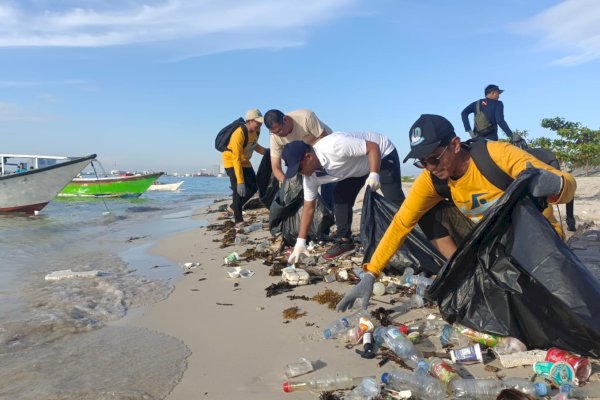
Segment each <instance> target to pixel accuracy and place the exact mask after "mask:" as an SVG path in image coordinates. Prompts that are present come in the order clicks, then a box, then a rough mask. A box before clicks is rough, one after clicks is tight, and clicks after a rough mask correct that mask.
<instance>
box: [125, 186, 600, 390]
mask: <svg viewBox="0 0 600 400" xmlns="http://www.w3.org/2000/svg"><path fill="white" fill-rule="evenodd" d="M577 183H578V190H577V194H576V201H575V214H576V218H577V222H578V226H583V225H586V226H589V225H592V224H596V225H597V224H598V223H600V177H585V178H577ZM403 187H404V188H405V191H407V190H409V187H410V185H407V184H403ZM359 198H360V196H359ZM220 204H225V202H221V203H220ZM218 205H219V203H217V204H214V205H211V206H210V207H209V209H210V210H215V209H216V208H217V206H218ZM360 205H361V204H360V202H357V204H356V206H355V222H354V224H353V228H354V229H355V230H356V229H358V227H359V223H358V221H359V219H360V215H359V214H360ZM560 208H561V213H562V217H563V218H564V206H562V205H561V206H560ZM204 211H205V212H206V210H204ZM220 215H221V213H210V212H207V213H206V214H205V215H200V216H199V218H205V219H206V220H207V222H208V224H212V223H223V222H224V221H222V220H221V221H219V220H217V219H216V218H217V217H219V216H220ZM245 218H246V220H247V221H249V222H255V221H261V220H263V219H266V218H268V212H267V210H266V209H262V210H249V211H248V212H247V215H246V217H245ZM270 237H271V236H270V233H269V232H268V231H267V230H266V229H264V230H259V231H256V232H252V233H251V234H250V238H251V239H252V242H251V243H249V244H246V245H239V246H238V245H232V246H229V247H226V248H220V245H221V240H222V238H223V233H222V232H220V231H208V230H207V229H206V228H199V229H194V230H192V231H188V232H184V233H181V234H177V235H174V236H171V237H169V238H166V239H163V240H161V241H160V242H159V243H158V244H157V245H156V246H154V247H153V248H152V249H151V252H152V253H153V254H157V255H161V256H163V257H166V258H168V259H170V260H172V261H173V262H175V263H177V264H179V265H182V264H183V263H187V262H194V263H198V264H199V266H198V267H196V268H192V269H190V270H189V272H188V273H186V274H184V276H183V277H182V278H181V279H180V280H179V281H177V282H176V285H175V286H176V287H175V290H174V291H173V293H172V294H171V295H170V296H169V297H168V298H167V299H166V300H164V301H162V302H159V303H157V304H155V305H153V306H151V307H149V308H148V309H146V310H144V311H143V312H142V313H141V315H140V316H139V317H138V318H137V319H136V320H135V321H134V324H135V325H138V326H141V327H146V328H149V329H152V330H156V331H158V332H161V333H165V334H168V335H171V336H173V337H175V338H177V339H180V340H181V341H183V342H184V343H185V344H186V345H187V346H188V347H189V349H190V351H191V355H190V356H189V358H188V360H187V370H186V371H185V373H184V375H183V379H182V380H181V382H180V383H179V384H177V385H176V386H175V388H174V389H173V391H172V392H171V393H170V394H169V396H168V397H167V399H169V400H188V399H192V398H206V399H248V400H250V399H280V398H289V399H315V398H318V397H319V396H318V394H315V393H311V392H294V393H289V394H285V393H283V391H282V383H283V382H284V381H286V380H287V379H286V377H285V375H284V368H285V365H286V364H288V363H290V362H293V361H295V360H297V359H298V358H300V357H305V358H307V359H309V360H311V361H313V363H315V365H316V371H315V372H313V373H312V374H309V375H306V376H305V377H304V378H308V377H311V376H314V375H317V374H325V373H335V372H340V371H347V372H349V373H350V374H352V375H353V376H355V377H360V376H376V377H377V379H379V377H380V375H381V373H383V372H385V371H389V370H392V369H394V368H399V366H398V365H397V364H395V363H394V362H392V361H390V362H388V363H387V364H386V365H384V366H383V367H379V366H378V365H377V364H378V363H379V362H380V361H381V360H380V359H371V360H367V359H363V358H361V357H360V356H359V355H358V354H356V353H355V349H362V345H357V346H355V347H353V348H347V347H346V346H345V344H344V343H343V342H341V341H339V340H331V339H330V340H326V339H324V338H323V335H322V330H323V328H324V327H325V326H326V325H327V324H329V323H330V322H331V321H333V320H335V319H336V318H338V317H339V316H340V314H338V313H336V312H335V311H334V310H332V309H329V308H328V307H327V306H326V305H324V304H319V303H317V302H316V301H310V300H309V301H307V300H303V299H290V298H289V297H288V296H291V295H294V296H306V297H308V298H311V297H312V296H314V295H315V294H317V293H322V292H323V291H324V290H325V289H331V290H334V291H336V292H338V293H340V294H344V293H346V291H347V290H348V289H349V288H350V285H349V283H348V282H336V281H334V282H332V283H325V282H318V283H316V284H311V285H306V286H298V287H296V288H294V290H293V291H291V292H285V293H281V294H278V295H275V296H272V297H266V291H265V288H266V287H268V286H269V285H271V284H273V283H277V282H280V281H281V277H280V276H269V269H270V266H267V265H264V264H263V260H262V259H256V260H254V261H248V262H244V261H242V262H240V267H242V268H246V269H249V270H251V271H253V272H254V275H252V276H251V277H248V278H230V277H229V276H228V274H227V269H228V268H227V267H226V266H224V265H223V258H224V257H226V256H227V255H228V254H229V253H231V252H233V251H236V252H238V253H240V254H241V253H242V252H244V250H245V249H248V248H254V247H255V246H256V244H257V243H259V242H261V241H262V240H263V239H266V238H270ZM277 243H278V242H276V244H277ZM276 244H274V245H273V247H272V248H273V249H276V248H277V246H276ZM321 250H322V249H321ZM345 262H346V263H351V262H352V257H351V256H350V257H347V260H346V261H345ZM356 266H358V261H357V262H356ZM396 297H397V295H396ZM391 298H392V296H391V295H384V296H381V297H377V296H375V297H374V300H373V301H371V303H370V306H369V310H373V309H375V308H377V307H381V306H383V307H385V308H386V309H393V308H394V307H395V306H392V305H390V304H386V302H389V300H390V299H391ZM378 300H380V301H378ZM397 305H398V304H396V306H397ZM292 306H297V307H298V308H299V312H300V313H305V315H303V316H301V317H299V318H297V319H295V320H285V319H284V317H283V311H284V310H285V309H287V308H289V307H292ZM431 313H434V314H435V315H439V314H437V309H436V308H423V309H417V310H412V311H410V312H409V313H407V314H403V315H395V314H392V318H393V320H394V322H402V323H407V325H410V323H411V322H412V321H415V320H420V319H423V318H425V317H426V316H427V315H428V314H431ZM418 347H419V348H420V349H422V350H424V351H436V350H437V351H441V350H440V349H441V346H440V344H439V340H438V338H437V337H436V336H435V335H434V336H431V337H429V338H427V339H425V340H423V341H422V342H421V343H420V344H419V345H418ZM599 371H600V367H599V365H598V364H596V363H594V370H593V374H592V377H591V381H598V380H600V376H599ZM458 372H459V373H460V374H461V375H462V376H463V377H468V376H474V377H478V378H484V377H489V378H497V377H509V376H521V377H531V376H532V375H533V374H532V372H531V366H530V365H529V366H523V367H516V368H510V369H507V368H502V366H501V365H500V364H499V360H494V361H491V362H486V365H485V366H484V365H482V364H475V365H469V366H465V367H461V368H458ZM302 379H303V377H298V378H295V379H294V380H302Z"/></svg>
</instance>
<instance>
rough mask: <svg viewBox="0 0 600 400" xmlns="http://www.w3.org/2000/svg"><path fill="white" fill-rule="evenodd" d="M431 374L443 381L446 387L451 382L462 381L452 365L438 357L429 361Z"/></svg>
mask: <svg viewBox="0 0 600 400" xmlns="http://www.w3.org/2000/svg"><path fill="white" fill-rule="evenodd" d="M429 372H430V373H431V375H433V376H435V377H436V378H438V379H439V380H440V381H442V383H443V384H444V385H449V384H450V382H452V381H454V380H457V379H461V378H460V375H458V374H457V373H456V371H455V370H454V368H453V367H452V365H450V364H448V363H446V362H444V361H443V360H442V359H441V358H437V357H434V358H432V359H431V360H430V361H429Z"/></svg>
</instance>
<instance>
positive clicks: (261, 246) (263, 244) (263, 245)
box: [256, 240, 271, 251]
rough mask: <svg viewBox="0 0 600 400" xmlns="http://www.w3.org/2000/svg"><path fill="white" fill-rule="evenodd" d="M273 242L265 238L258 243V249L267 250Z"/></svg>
mask: <svg viewBox="0 0 600 400" xmlns="http://www.w3.org/2000/svg"><path fill="white" fill-rule="evenodd" d="M270 245H271V243H270V242H269V241H268V240H263V241H262V242H260V243H259V244H257V245H256V251H265V250H267V249H268V248H269V246H270Z"/></svg>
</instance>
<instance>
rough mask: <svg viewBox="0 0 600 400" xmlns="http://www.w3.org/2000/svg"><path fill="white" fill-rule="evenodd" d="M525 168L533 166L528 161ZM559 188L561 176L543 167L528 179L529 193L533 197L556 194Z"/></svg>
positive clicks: (558, 192) (560, 187)
mask: <svg viewBox="0 0 600 400" xmlns="http://www.w3.org/2000/svg"><path fill="white" fill-rule="evenodd" d="M527 168H534V166H533V165H531V163H530V162H528V163H527ZM561 189H562V177H560V176H558V175H555V174H553V173H552V172H549V171H546V170H544V169H540V170H539V173H538V174H537V175H536V176H534V177H533V178H531V180H530V181H529V193H531V195H532V196H533V197H552V196H558V195H559V194H560V190H561Z"/></svg>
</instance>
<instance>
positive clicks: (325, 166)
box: [282, 132, 404, 264]
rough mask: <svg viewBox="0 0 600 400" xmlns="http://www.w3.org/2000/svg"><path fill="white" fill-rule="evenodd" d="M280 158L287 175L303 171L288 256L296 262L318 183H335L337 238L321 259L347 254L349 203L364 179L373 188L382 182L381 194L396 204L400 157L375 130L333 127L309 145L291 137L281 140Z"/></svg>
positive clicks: (301, 252) (304, 252)
mask: <svg viewBox="0 0 600 400" xmlns="http://www.w3.org/2000/svg"><path fill="white" fill-rule="evenodd" d="M282 158H283V160H284V161H285V163H286V165H287V170H286V172H285V177H286V178H292V177H294V176H296V174H298V173H300V174H302V175H303V178H304V179H303V183H302V186H303V193H304V208H303V211H302V217H301V219H300V228H299V230H298V239H297V240H296V245H295V246H294V250H293V251H292V254H291V255H290V257H289V259H288V262H289V263H291V264H292V263H296V262H298V261H299V260H300V256H301V255H308V252H307V248H306V239H307V235H308V230H309V227H310V224H311V222H312V219H313V216H314V212H315V204H316V198H317V193H318V189H319V186H321V185H323V184H326V183H331V182H337V183H336V186H335V189H334V200H335V206H334V215H335V224H336V226H337V241H336V242H335V244H334V245H333V247H331V248H330V249H329V250H327V252H326V253H325V254H324V255H323V258H325V259H326V260H331V259H334V258H337V257H339V256H341V255H344V254H350V253H351V252H353V251H354V250H355V247H354V243H353V242H352V238H351V237H352V229H351V225H352V207H353V206H354V202H355V201H356V196H357V195H358V192H359V191H360V189H361V188H362V187H363V186H364V185H365V184H367V185H368V186H370V187H371V189H372V190H377V189H379V188H380V187H381V190H382V192H383V195H384V196H385V197H386V198H387V199H388V200H390V201H392V202H393V203H395V204H397V205H400V204H401V203H402V202H403V201H404V192H402V186H401V182H400V181H401V175H400V161H399V159H398V152H397V151H396V148H395V147H394V145H393V144H392V142H391V141H390V140H389V139H388V138H387V137H386V136H383V135H380V134H378V133H375V132H356V133H344V132H334V133H332V134H330V135H327V136H325V137H322V138H320V139H318V140H317V141H316V142H315V143H314V144H313V145H312V146H311V145H308V144H306V143H304V142H303V141H294V142H291V143H288V144H286V145H285V146H284V148H283V152H282Z"/></svg>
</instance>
